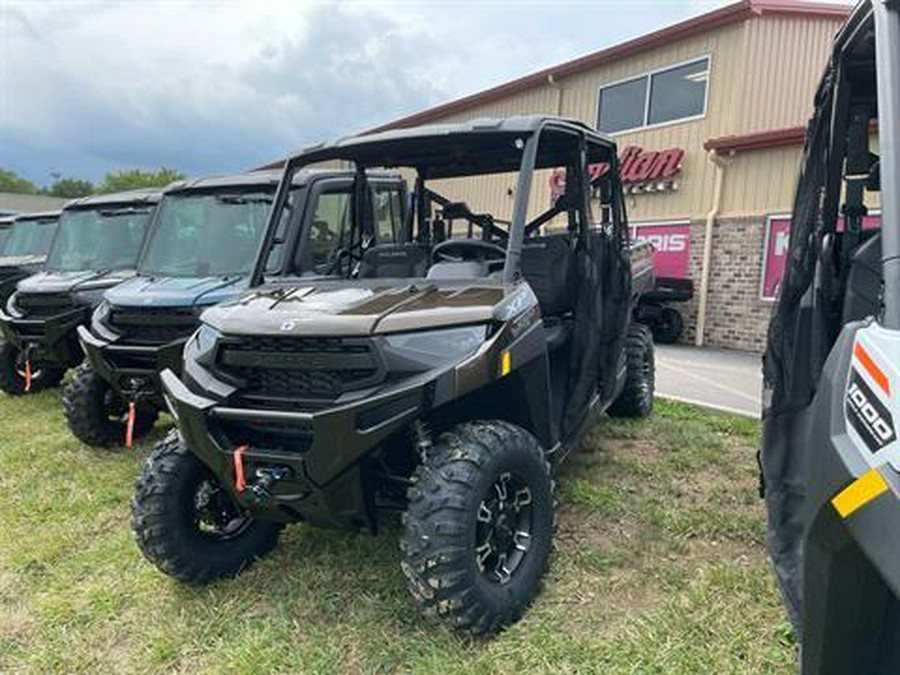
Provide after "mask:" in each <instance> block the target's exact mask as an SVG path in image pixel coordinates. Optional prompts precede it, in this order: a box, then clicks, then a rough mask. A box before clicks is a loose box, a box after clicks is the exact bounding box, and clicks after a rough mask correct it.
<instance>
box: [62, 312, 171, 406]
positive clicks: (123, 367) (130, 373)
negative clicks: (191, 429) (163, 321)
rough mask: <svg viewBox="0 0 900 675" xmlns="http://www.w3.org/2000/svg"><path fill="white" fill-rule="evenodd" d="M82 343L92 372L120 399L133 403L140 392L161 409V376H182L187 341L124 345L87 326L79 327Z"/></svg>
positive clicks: (79, 336) (162, 402)
mask: <svg viewBox="0 0 900 675" xmlns="http://www.w3.org/2000/svg"><path fill="white" fill-rule="evenodd" d="M78 340H79V341H80V343H81V347H82V349H83V350H84V354H85V358H86V360H87V362H88V363H89V364H90V366H91V369H93V371H94V372H95V373H97V374H98V375H99V376H100V377H102V378H103V379H104V380H105V381H106V382H108V383H109V385H110V386H111V387H112V389H113V391H115V392H116V393H117V394H118V395H120V396H122V397H124V398H126V399H130V398H131V397H133V396H134V395H135V393H136V392H138V391H139V392H140V395H141V396H145V397H146V398H147V399H149V400H150V401H151V402H152V403H154V404H155V405H157V406H158V407H163V406H164V405H165V404H164V401H163V398H162V386H161V383H160V379H159V373H161V372H162V371H163V370H166V369H168V370H171V371H173V372H175V373H180V372H181V366H182V358H181V355H182V352H183V351H184V344H185V342H187V338H186V337H185V338H181V339H178V340H173V341H172V342H168V343H166V344H163V345H138V344H131V343H121V342H120V341H119V340H118V339H104V338H102V337H99V336H97V335H96V334H94V333H93V332H92V331H91V330H90V329H89V328H88V327H87V326H78Z"/></svg>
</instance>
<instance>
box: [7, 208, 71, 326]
mask: <svg viewBox="0 0 900 675" xmlns="http://www.w3.org/2000/svg"><path fill="white" fill-rule="evenodd" d="M58 223H59V212H58V211H53V212H45V213H29V214H23V215H20V216H18V217H15V218H3V219H0V308H2V307H4V306H6V301H7V300H8V299H9V296H10V295H12V293H13V291H15V290H16V284H17V283H18V282H19V281H21V280H22V279H24V278H25V277H28V276H31V275H32V274H34V273H35V272H37V271H38V270H39V269H40V268H41V265H43V264H44V259H45V258H46V257H47V249H49V248H50V242H52V241H53V235H55V234H56V227H57V225H58Z"/></svg>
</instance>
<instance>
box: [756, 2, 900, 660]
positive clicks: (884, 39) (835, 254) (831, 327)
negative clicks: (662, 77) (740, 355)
mask: <svg viewBox="0 0 900 675" xmlns="http://www.w3.org/2000/svg"><path fill="white" fill-rule="evenodd" d="M876 121H877V125H876V124H875V122H876ZM875 209H880V215H881V228H880V230H878V229H876V230H871V229H864V228H863V219H864V218H865V217H866V216H867V215H873V211H874V210H875ZM787 260H788V264H787V267H786V269H785V273H784V277H783V280H782V285H781V292H780V297H779V301H778V305H777V307H776V309H775V312H774V314H773V318H772V321H771V324H770V326H769V338H768V346H767V349H766V354H765V398H764V401H763V403H764V419H763V442H762V450H761V468H762V476H763V488H764V493H765V499H766V505H767V507H768V511H769V545H770V552H771V555H772V559H773V561H774V563H775V569H776V572H777V575H778V580H779V582H780V583H781V588H782V591H783V596H784V599H785V604H786V606H787V608H788V611H789V614H790V616H791V619H792V620H793V623H794V626H795V628H796V630H797V635H798V636H799V638H800V640H801V642H802V649H801V652H800V653H801V660H802V672H803V673H805V674H808V675H812V674H813V673H814V674H815V675H823V674H829V673H834V674H838V673H854V674H860V675H868V674H872V673H884V674H887V673H900V440H898V437H897V424H898V422H900V2H897V0H870V1H866V2H863V3H861V4H860V5H859V6H858V7H857V8H856V9H855V10H854V12H853V13H852V15H851V16H850V18H849V20H848V22H847V24H846V25H845V26H844V28H843V29H842V30H841V31H840V33H839V34H838V36H837V38H836V42H835V46H834V51H833V53H832V56H831V59H830V63H829V64H828V68H827V69H826V71H825V75H824V77H823V79H822V82H821V85H820V86H819V89H818V93H817V95H816V99H815V113H814V116H813V118H812V120H811V122H810V124H809V127H808V130H807V138H806V150H805V157H804V165H803V170H802V173H801V177H800V181H799V184H798V187H797V193H796V198H795V202H794V211H793V217H792V222H791V235H790V250H789V254H788V256H787Z"/></svg>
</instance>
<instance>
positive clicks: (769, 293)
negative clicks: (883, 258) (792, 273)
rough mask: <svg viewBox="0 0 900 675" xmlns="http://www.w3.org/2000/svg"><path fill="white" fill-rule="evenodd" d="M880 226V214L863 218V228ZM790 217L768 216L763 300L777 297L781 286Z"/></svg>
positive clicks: (840, 225) (839, 228)
mask: <svg viewBox="0 0 900 675" xmlns="http://www.w3.org/2000/svg"><path fill="white" fill-rule="evenodd" d="M879 227H881V216H880V215H879V216H866V217H865V218H863V229H864V230H874V229H877V228H879ZM837 231H838V232H843V231H844V219H843V218H841V219H840V220H838V224H837ZM790 235H791V219H790V218H789V217H785V218H769V226H768V228H766V240H765V242H764V246H765V248H764V249H763V260H762V263H763V269H762V272H763V275H762V288H761V290H760V297H761V298H762V299H763V300H774V299H775V298H777V297H778V289H779V287H780V286H781V276H782V274H784V265H785V261H786V260H787V254H788V245H789V244H790Z"/></svg>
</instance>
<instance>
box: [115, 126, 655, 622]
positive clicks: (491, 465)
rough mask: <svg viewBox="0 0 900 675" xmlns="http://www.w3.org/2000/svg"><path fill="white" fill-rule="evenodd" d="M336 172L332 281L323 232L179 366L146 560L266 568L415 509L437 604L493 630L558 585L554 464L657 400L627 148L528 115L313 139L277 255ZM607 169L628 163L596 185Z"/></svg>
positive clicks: (184, 568)
mask: <svg viewBox="0 0 900 675" xmlns="http://www.w3.org/2000/svg"><path fill="white" fill-rule="evenodd" d="M319 162H343V163H347V164H349V165H351V166H353V167H354V168H355V175H354V182H353V187H352V191H351V193H350V194H348V195H345V196H344V197H343V198H342V200H341V202H340V213H341V219H340V222H341V227H342V228H343V229H342V230H341V235H340V240H341V242H342V244H341V246H340V248H339V250H337V251H335V253H334V255H333V256H332V263H331V264H329V265H328V266H327V267H324V268H323V267H321V266H319V265H317V262H316V260H317V247H316V242H317V240H318V238H319V237H318V235H317V234H314V233H313V231H314V230H316V229H318V226H317V225H316V224H315V223H313V225H315V227H314V228H313V230H307V231H306V232H305V238H304V240H303V242H302V243H301V245H300V246H299V248H298V250H297V251H296V254H295V257H296V260H297V262H298V265H299V267H298V270H297V274H296V275H295V276H293V277H287V278H279V279H270V278H269V277H268V275H267V274H266V271H265V269H264V266H263V265H262V263H258V264H257V267H256V269H255V270H254V274H253V279H252V280H251V283H252V284H253V286H254V287H255V288H254V289H253V290H252V291H251V292H250V293H248V294H246V295H244V296H243V297H242V298H240V299H239V300H236V301H234V302H230V303H225V304H223V305H219V306H217V307H215V308H212V309H210V310H207V311H206V312H205V313H204V314H203V316H202V325H201V327H200V328H199V330H198V331H197V332H196V333H195V334H194V336H193V337H192V338H191V339H190V340H189V341H188V343H187V346H186V348H185V352H184V371H183V375H182V376H181V377H180V378H179V377H177V376H176V375H175V374H174V373H172V372H170V371H164V372H163V373H162V376H161V379H162V383H163V386H164V389H165V395H166V398H167V401H168V404H169V406H170V408H171V410H172V412H173V414H174V415H175V416H176V418H177V420H178V426H179V433H178V434H172V435H170V437H169V438H168V439H166V440H165V441H163V442H162V443H161V444H160V445H159V446H158V447H157V448H156V450H155V451H154V452H153V453H152V455H151V456H150V458H149V459H148V460H147V462H146V463H145V465H144V468H143V471H142V474H141V476H140V478H139V479H138V481H137V483H136V486H135V494H134V500H133V503H132V524H133V528H134V531H135V534H136V538H137V542H138V545H139V546H140V548H141V550H142V551H143V553H144V555H145V556H146V557H147V558H148V559H149V560H150V561H151V562H153V563H154V564H155V565H156V566H157V567H159V568H160V569H161V570H162V571H163V572H165V573H167V574H169V575H172V576H174V577H176V578H178V579H180V580H183V581H187V582H195V583H202V582H208V581H210V580H213V579H216V578H220V577H226V576H230V575H234V574H235V573H237V572H239V571H240V570H241V569H242V568H243V567H245V566H246V565H248V564H250V563H251V562H252V561H253V560H254V559H256V558H259V557H261V556H263V555H265V554H266V553H268V552H269V551H270V550H271V549H272V548H273V547H274V546H275V544H276V540H277V538H278V533H279V530H280V529H281V527H282V526H283V525H284V524H285V523H292V522H299V521H306V522H309V523H313V524H316V525H321V526H327V527H343V528H349V529H354V530H357V529H362V530H367V531H370V532H375V531H376V529H377V526H378V523H379V518H380V517H381V516H383V514H384V513H385V512H387V511H391V510H393V511H401V512H403V519H402V520H403V526H402V534H401V536H400V547H401V550H402V552H403V554H402V555H403V558H402V564H401V566H402V570H403V573H404V574H405V575H406V577H407V579H408V581H409V588H410V591H411V592H412V595H413V597H414V598H415V601H416V602H417V603H418V605H419V606H420V607H421V608H422V609H423V610H424V611H425V612H426V613H429V614H434V615H437V616H439V617H441V618H442V619H443V620H444V621H445V623H447V624H448V625H450V626H452V627H454V628H457V629H461V630H466V631H469V632H472V633H493V632H496V631H498V630H500V629H502V628H503V627H505V626H508V625H510V624H511V623H513V622H515V621H516V620H517V619H518V618H519V617H521V616H522V614H523V612H524V611H525V609H526V608H527V606H528V605H529V604H530V603H531V601H532V599H533V598H534V597H535V595H536V594H537V592H538V588H539V585H540V582H541V580H542V577H543V576H544V573H545V571H546V570H547V566H548V563H549V557H550V550H551V546H552V540H553V533H554V520H555V515H554V511H555V501H556V498H555V495H554V480H553V468H554V467H555V466H556V465H558V464H559V463H560V462H561V461H562V459H563V458H564V457H565V456H566V455H567V454H568V453H569V452H571V451H572V449H573V448H575V447H576V446H577V445H578V443H579V441H580V440H581V439H582V438H583V436H584V434H585V432H586V431H587V430H588V429H589V428H590V427H591V425H592V424H593V423H594V422H595V421H596V420H597V419H598V417H599V416H600V415H601V413H602V412H603V411H605V410H608V411H609V412H610V413H611V414H617V415H628V416H644V415H647V414H649V413H650V411H651V408H652V405H653V378H654V363H653V344H652V341H651V337H650V332H649V330H648V329H647V328H646V327H645V326H643V325H640V324H637V323H634V321H633V318H632V310H633V308H634V306H635V296H636V294H637V293H638V292H639V291H640V290H641V289H642V287H643V286H644V285H645V284H648V283H649V282H651V281H652V264H651V262H650V258H649V250H646V249H642V252H640V253H639V254H638V255H635V256H633V257H632V256H631V255H630V254H631V251H630V248H629V240H628V227H627V223H626V217H625V210H624V200H623V197H622V191H621V186H620V184H619V178H618V176H619V172H618V170H617V166H616V164H617V157H616V148H615V144H614V142H613V141H612V140H611V139H609V138H608V137H606V136H604V135H602V134H599V133H597V132H595V131H593V130H591V129H590V128H588V127H586V126H585V125H583V124H581V123H580V122H574V121H568V120H563V119H556V118H548V117H513V118H509V119H496V120H495V119H482V120H476V121H472V122H468V123H463V124H452V125H444V126H433V127H421V128H413V129H404V130H398V131H390V132H385V133H378V134H373V135H369V136H362V137H355V138H350V139H345V140H342V141H338V142H335V143H333V144H326V145H321V146H317V147H315V148H313V149H310V150H308V151H306V152H304V153H302V154H299V155H297V156H294V157H291V158H290V159H289V160H287V163H286V165H285V175H284V178H283V179H282V182H281V185H280V187H279V190H278V194H277V197H276V203H275V208H274V209H273V212H272V213H273V215H272V220H271V221H270V223H269V229H268V232H267V237H266V241H265V246H266V247H273V246H276V245H278V242H279V241H280V240H279V237H278V227H277V225H278V223H277V222H276V221H277V218H278V214H279V213H280V210H281V207H282V206H283V205H284V203H285V202H286V200H287V198H288V190H289V186H290V185H291V181H292V178H293V176H294V175H295V174H296V173H297V172H298V171H301V170H302V169H303V167H304V166H307V165H309V164H314V163H319ZM596 162H608V163H610V165H611V167H612V170H611V171H609V172H607V173H606V174H605V175H604V176H603V177H602V178H601V179H600V181H599V182H597V183H596V184H595V185H591V184H590V183H589V177H588V166H589V165H590V164H593V163H596ZM374 169H390V170H400V171H401V172H403V173H404V175H406V176H408V177H414V178H415V180H414V189H413V194H412V195H411V199H410V200H409V206H408V208H405V209H404V213H403V231H402V233H401V235H402V236H401V237H400V238H399V239H398V241H397V242H396V243H392V244H376V245H371V242H372V241H373V240H374V238H375V236H376V230H377V227H378V224H377V222H376V218H375V213H374V209H373V205H372V203H371V200H370V198H369V195H370V194H371V193H370V191H369V189H368V183H369V178H368V176H367V173H366V172H367V171H369V170H374ZM554 169H561V170H563V171H565V178H566V179H565V188H564V192H563V194H562V195H561V196H559V197H558V199H557V200H556V201H555V202H553V203H548V202H549V200H548V198H547V197H548V195H542V194H541V193H542V192H543V191H544V190H543V188H544V186H545V185H546V183H547V181H546V180H543V174H545V173H546V174H547V175H549V173H550V172H551V171H552V170H554ZM536 174H538V175H536ZM532 187H534V188H535V192H536V194H537V196H535V197H533V196H532V194H531V193H532ZM451 195H452V196H451ZM464 197H465V198H467V199H469V203H470V204H471V203H475V200H476V199H480V200H482V201H485V200H491V199H493V202H494V203H496V204H501V205H506V207H505V208H506V209H508V210H509V211H510V213H509V214H506V213H497V212H495V213H490V212H485V211H484V210H481V209H476V208H473V207H470V206H469V204H467V203H466V202H465V201H462V198H464ZM595 197H596V198H598V199H595ZM336 206H337V205H336ZM495 210H499V209H495ZM260 259H261V260H264V259H265V256H264V255H263V256H261V258H260ZM632 266H634V270H635V271H634V272H633V271H632ZM322 272H327V274H325V275H324V276H323V274H322Z"/></svg>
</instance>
